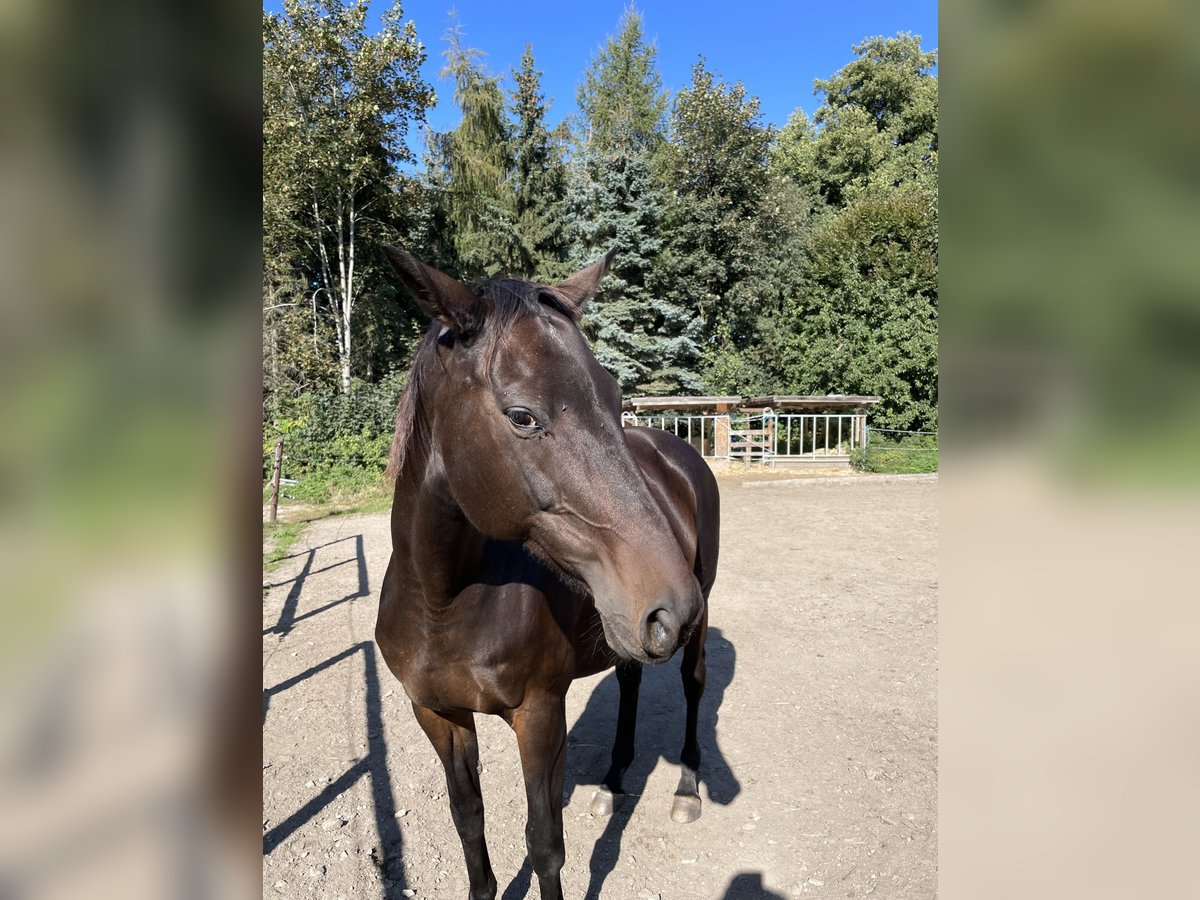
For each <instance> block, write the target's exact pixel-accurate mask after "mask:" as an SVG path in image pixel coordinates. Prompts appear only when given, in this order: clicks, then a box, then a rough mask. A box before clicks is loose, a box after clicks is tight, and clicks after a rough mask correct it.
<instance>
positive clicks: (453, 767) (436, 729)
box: [413, 703, 496, 900]
mask: <svg viewBox="0 0 1200 900" xmlns="http://www.w3.org/2000/svg"><path fill="white" fill-rule="evenodd" d="M413 712H414V713H416V716H417V721H418V722H419V723H420V724H421V727H422V728H423V729H424V730H425V734H426V735H428V736H429V741H430V743H432V744H433V749H434V750H435V751H436V752H437V755H438V758H439V759H440V760H441V761H442V766H443V767H444V768H445V769H446V789H447V793H448V794H449V795H450V816H451V818H453V819H454V827H455V828H457V829H458V837H459V840H461V841H462V846H463V855H464V856H465V857H466V858H467V878H468V879H469V881H470V884H471V893H470V900H495V897H496V876H495V874H493V872H492V863H491V860H490V859H489V858H488V851H487V843H486V842H485V841H484V837H483V794H482V792H481V791H480V788H479V741H478V740H477V738H476V736H475V717H474V716H473V715H471V713H469V712H467V713H438V712H435V711H434V710H432V709H427V708H425V707H424V706H417V705H416V704H415V703H414V704H413Z"/></svg>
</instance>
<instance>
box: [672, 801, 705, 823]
mask: <svg viewBox="0 0 1200 900" xmlns="http://www.w3.org/2000/svg"><path fill="white" fill-rule="evenodd" d="M698 818H700V798H699V797H697V796H695V795H694V794H676V795H675V802H674V803H672V804H671V821H672V822H678V823H679V824H680V825H687V824H688V823H689V822H695V821H696V820H697V819H698Z"/></svg>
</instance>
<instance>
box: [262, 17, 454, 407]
mask: <svg viewBox="0 0 1200 900" xmlns="http://www.w3.org/2000/svg"><path fill="white" fill-rule="evenodd" d="M367 6H368V4H367V2H366V0H358V2H355V3H351V4H346V3H343V2H340V0H285V2H284V8H283V12H282V13H279V14H273V13H268V14H264V16H263V170H264V181H263V188H264V198H263V206H264V253H265V254H266V255H267V257H268V266H267V268H268V269H269V270H270V275H269V279H270V283H271V284H272V285H273V286H274V288H277V290H275V289H273V290H271V291H264V306H275V305H278V301H280V299H281V296H282V295H281V294H280V290H284V291H289V292H290V291H291V289H290V288H286V287H284V286H285V285H287V284H289V279H288V278H287V277H286V273H287V272H289V271H290V272H292V273H295V274H298V275H299V278H298V279H292V280H291V282H290V283H293V284H296V285H298V284H299V283H300V282H303V285H304V294H303V296H301V295H300V294H299V292H292V293H290V296H291V300H290V301H286V302H291V303H293V304H295V308H297V309H299V308H302V304H307V303H308V302H309V301H310V300H311V301H312V302H313V303H314V304H316V309H318V310H319V311H320V313H321V315H322V316H324V317H325V321H326V322H327V323H328V322H331V323H332V325H333V331H334V338H335V340H334V343H335V347H336V357H337V366H338V372H339V376H340V381H341V387H342V390H343V392H349V390H350V381H351V374H352V363H353V360H354V358H355V352H356V349H357V348H356V328H357V325H358V322H357V320H356V316H355V308H356V304H357V302H358V300H359V299H360V297H361V296H362V294H363V288H364V284H365V283H366V282H367V281H368V278H366V277H365V276H367V275H368V274H369V271H370V270H371V269H372V268H376V267H378V266H379V265H380V263H379V262H378V261H377V260H375V259H374V258H373V254H371V253H365V254H364V253H363V252H362V247H363V245H364V243H366V244H370V243H371V242H372V241H374V240H375V239H376V237H378V236H382V235H383V234H384V233H387V232H394V230H395V227H396V216H397V214H398V210H397V204H396V192H395V190H393V188H394V185H395V181H396V174H395V173H396V170H395V166H396V165H397V164H398V163H401V162H406V161H409V160H410V159H411V153H410V152H409V150H408V149H407V147H406V146H405V142H404V139H405V135H406V134H407V131H408V127H409V126H410V124H411V123H413V122H419V121H421V120H423V118H424V115H425V110H426V109H427V108H428V107H429V106H431V105H432V104H433V103H434V99H435V98H434V94H433V91H432V89H431V88H430V87H429V85H428V84H426V83H425V82H424V81H423V80H422V79H421V77H420V65H421V63H422V62H423V61H424V58H425V57H424V50H423V48H422V46H421V43H420V42H419V41H418V40H417V35H416V30H415V28H414V26H413V24H412V23H411V22H408V23H404V22H402V21H401V18H402V10H401V7H400V4H399V2H396V3H394V4H393V5H392V6H391V7H390V8H389V9H387V10H385V11H384V12H383V14H382V16H381V17H380V19H381V24H380V30H379V31H378V33H376V34H368V33H367V30H366V15H367ZM318 324H320V323H318ZM319 332H320V328H318V333H319Z"/></svg>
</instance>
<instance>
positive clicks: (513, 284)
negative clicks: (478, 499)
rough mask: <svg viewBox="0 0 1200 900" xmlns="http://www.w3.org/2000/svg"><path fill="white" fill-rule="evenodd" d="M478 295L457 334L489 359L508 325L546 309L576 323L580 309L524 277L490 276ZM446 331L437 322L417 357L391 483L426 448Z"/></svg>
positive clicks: (403, 404)
mask: <svg viewBox="0 0 1200 900" xmlns="http://www.w3.org/2000/svg"><path fill="white" fill-rule="evenodd" d="M475 296H476V297H477V298H478V302H477V303H476V304H475V308H474V309H473V310H472V314H471V316H470V317H469V319H470V323H471V324H470V325H469V326H468V327H467V328H466V329H465V330H464V331H462V332H460V333H459V334H458V335H456V340H463V341H472V340H478V341H486V342H487V349H486V352H487V353H488V354H489V356H491V355H492V354H494V353H495V351H496V347H497V346H498V342H499V338H500V336H501V335H502V334H503V333H504V332H505V330H506V329H507V328H508V326H509V325H511V324H512V323H513V322H515V321H516V320H517V319H519V318H521V317H523V316H527V315H538V314H540V312H541V310H542V308H543V307H549V308H550V309H554V310H557V311H558V312H560V313H562V314H563V315H565V316H566V317H567V318H568V319H570V320H571V321H572V322H578V321H579V316H580V310H579V307H577V306H576V305H575V304H574V303H572V302H571V301H570V300H569V299H568V298H567V297H566V296H564V295H563V294H562V293H561V292H559V291H558V290H556V289H554V288H552V287H549V286H547V285H544V284H537V283H536V282H533V281H525V280H524V279H521V278H512V277H501V278H492V279H490V280H488V281H485V282H483V283H482V284H480V285H479V286H478V287H477V288H475ZM445 330H446V328H445V326H444V325H443V324H442V323H441V322H440V321H439V320H438V319H434V320H433V322H432V323H431V324H430V326H429V330H428V331H426V332H425V336H424V337H422V338H421V342H420V343H419V344H418V345H417V350H416V353H414V354H413V363H412V368H411V369H410V370H409V373H408V383H407V384H406V385H405V386H404V393H403V394H402V395H401V397H400V405H399V407H397V409H396V430H395V433H394V434H393V436H392V448H391V451H390V452H389V453H388V464H387V471H386V473H385V477H386V478H387V479H388V481H389V482H394V481H395V480H396V478H398V477H399V475H400V470H401V469H402V468H403V467H404V461H405V459H406V458H407V457H408V454H409V450H410V449H411V448H412V446H413V445H417V447H418V449H422V448H423V444H424V442H425V441H428V439H429V428H428V421H427V418H426V410H425V391H424V389H423V387H424V384H425V382H427V381H428V380H429V379H430V378H431V377H432V376H434V375H435V374H436V372H435V371H434V367H435V366H438V368H440V365H439V363H438V355H437V351H436V345H437V342H438V340H439V338H440V337H441V336H442V335H443V334H444V333H445Z"/></svg>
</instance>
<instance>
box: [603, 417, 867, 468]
mask: <svg viewBox="0 0 1200 900" xmlns="http://www.w3.org/2000/svg"><path fill="white" fill-rule="evenodd" d="M621 422H622V424H624V425H642V426H648V427H650V428H661V429H662V430H663V431H669V432H671V433H672V434H674V435H675V436H676V437H679V438H682V439H683V440H685V441H687V442H688V443H689V444H691V445H692V446H693V447H695V448H696V450H697V451H698V452H699V453H700V455H701V456H703V457H704V458H705V459H744V460H762V461H773V460H777V461H781V462H783V461H791V460H797V461H802V460H825V459H829V460H838V459H849V457H850V452H851V451H852V450H855V449H858V448H860V447H862V446H864V445H865V444H866V440H867V416H866V413H862V412H853V413H790V412H785V413H776V412H775V411H773V410H770V409H764V410H747V411H741V412H734V413H708V414H699V413H677V412H662V413H641V414H636V413H631V412H627V413H624V414H623V415H622V416H621Z"/></svg>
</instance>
